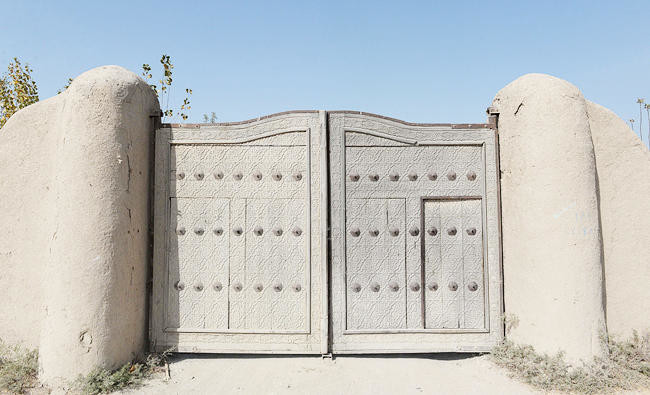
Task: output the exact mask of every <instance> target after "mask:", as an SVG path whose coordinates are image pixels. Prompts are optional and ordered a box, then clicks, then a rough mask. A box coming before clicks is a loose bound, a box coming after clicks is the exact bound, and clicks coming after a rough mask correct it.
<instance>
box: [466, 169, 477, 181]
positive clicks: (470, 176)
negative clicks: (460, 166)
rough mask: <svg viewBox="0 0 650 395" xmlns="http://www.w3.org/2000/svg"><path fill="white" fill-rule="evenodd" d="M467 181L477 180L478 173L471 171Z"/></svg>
mask: <svg viewBox="0 0 650 395" xmlns="http://www.w3.org/2000/svg"><path fill="white" fill-rule="evenodd" d="M467 179H468V180H470V181H474V180H476V173H474V172H473V171H470V172H469V173H467Z"/></svg>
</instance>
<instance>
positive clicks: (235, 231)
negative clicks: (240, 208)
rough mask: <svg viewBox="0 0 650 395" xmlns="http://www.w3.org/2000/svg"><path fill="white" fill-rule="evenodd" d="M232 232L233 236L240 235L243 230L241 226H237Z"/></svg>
mask: <svg viewBox="0 0 650 395" xmlns="http://www.w3.org/2000/svg"><path fill="white" fill-rule="evenodd" d="M232 233H234V234H235V236H241V235H242V234H243V233H244V230H243V229H242V228H241V226H237V227H235V228H234V229H233V230H232Z"/></svg>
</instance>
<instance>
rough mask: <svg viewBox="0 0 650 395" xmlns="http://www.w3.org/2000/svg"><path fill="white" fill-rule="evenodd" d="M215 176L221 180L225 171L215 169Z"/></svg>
mask: <svg viewBox="0 0 650 395" xmlns="http://www.w3.org/2000/svg"><path fill="white" fill-rule="evenodd" d="M214 178H215V179H216V180H221V179H222V178H223V172H222V171H215V172H214Z"/></svg>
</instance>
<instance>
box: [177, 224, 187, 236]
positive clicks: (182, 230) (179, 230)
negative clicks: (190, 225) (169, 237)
mask: <svg viewBox="0 0 650 395" xmlns="http://www.w3.org/2000/svg"><path fill="white" fill-rule="evenodd" d="M176 234H177V235H179V236H183V235H184V234H185V227H184V226H181V227H180V228H178V229H176Z"/></svg>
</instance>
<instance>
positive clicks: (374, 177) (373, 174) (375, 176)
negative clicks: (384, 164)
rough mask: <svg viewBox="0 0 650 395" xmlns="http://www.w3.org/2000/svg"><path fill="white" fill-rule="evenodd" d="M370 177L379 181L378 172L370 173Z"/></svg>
mask: <svg viewBox="0 0 650 395" xmlns="http://www.w3.org/2000/svg"><path fill="white" fill-rule="evenodd" d="M368 178H369V179H370V181H379V174H377V173H372V174H368Z"/></svg>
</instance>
